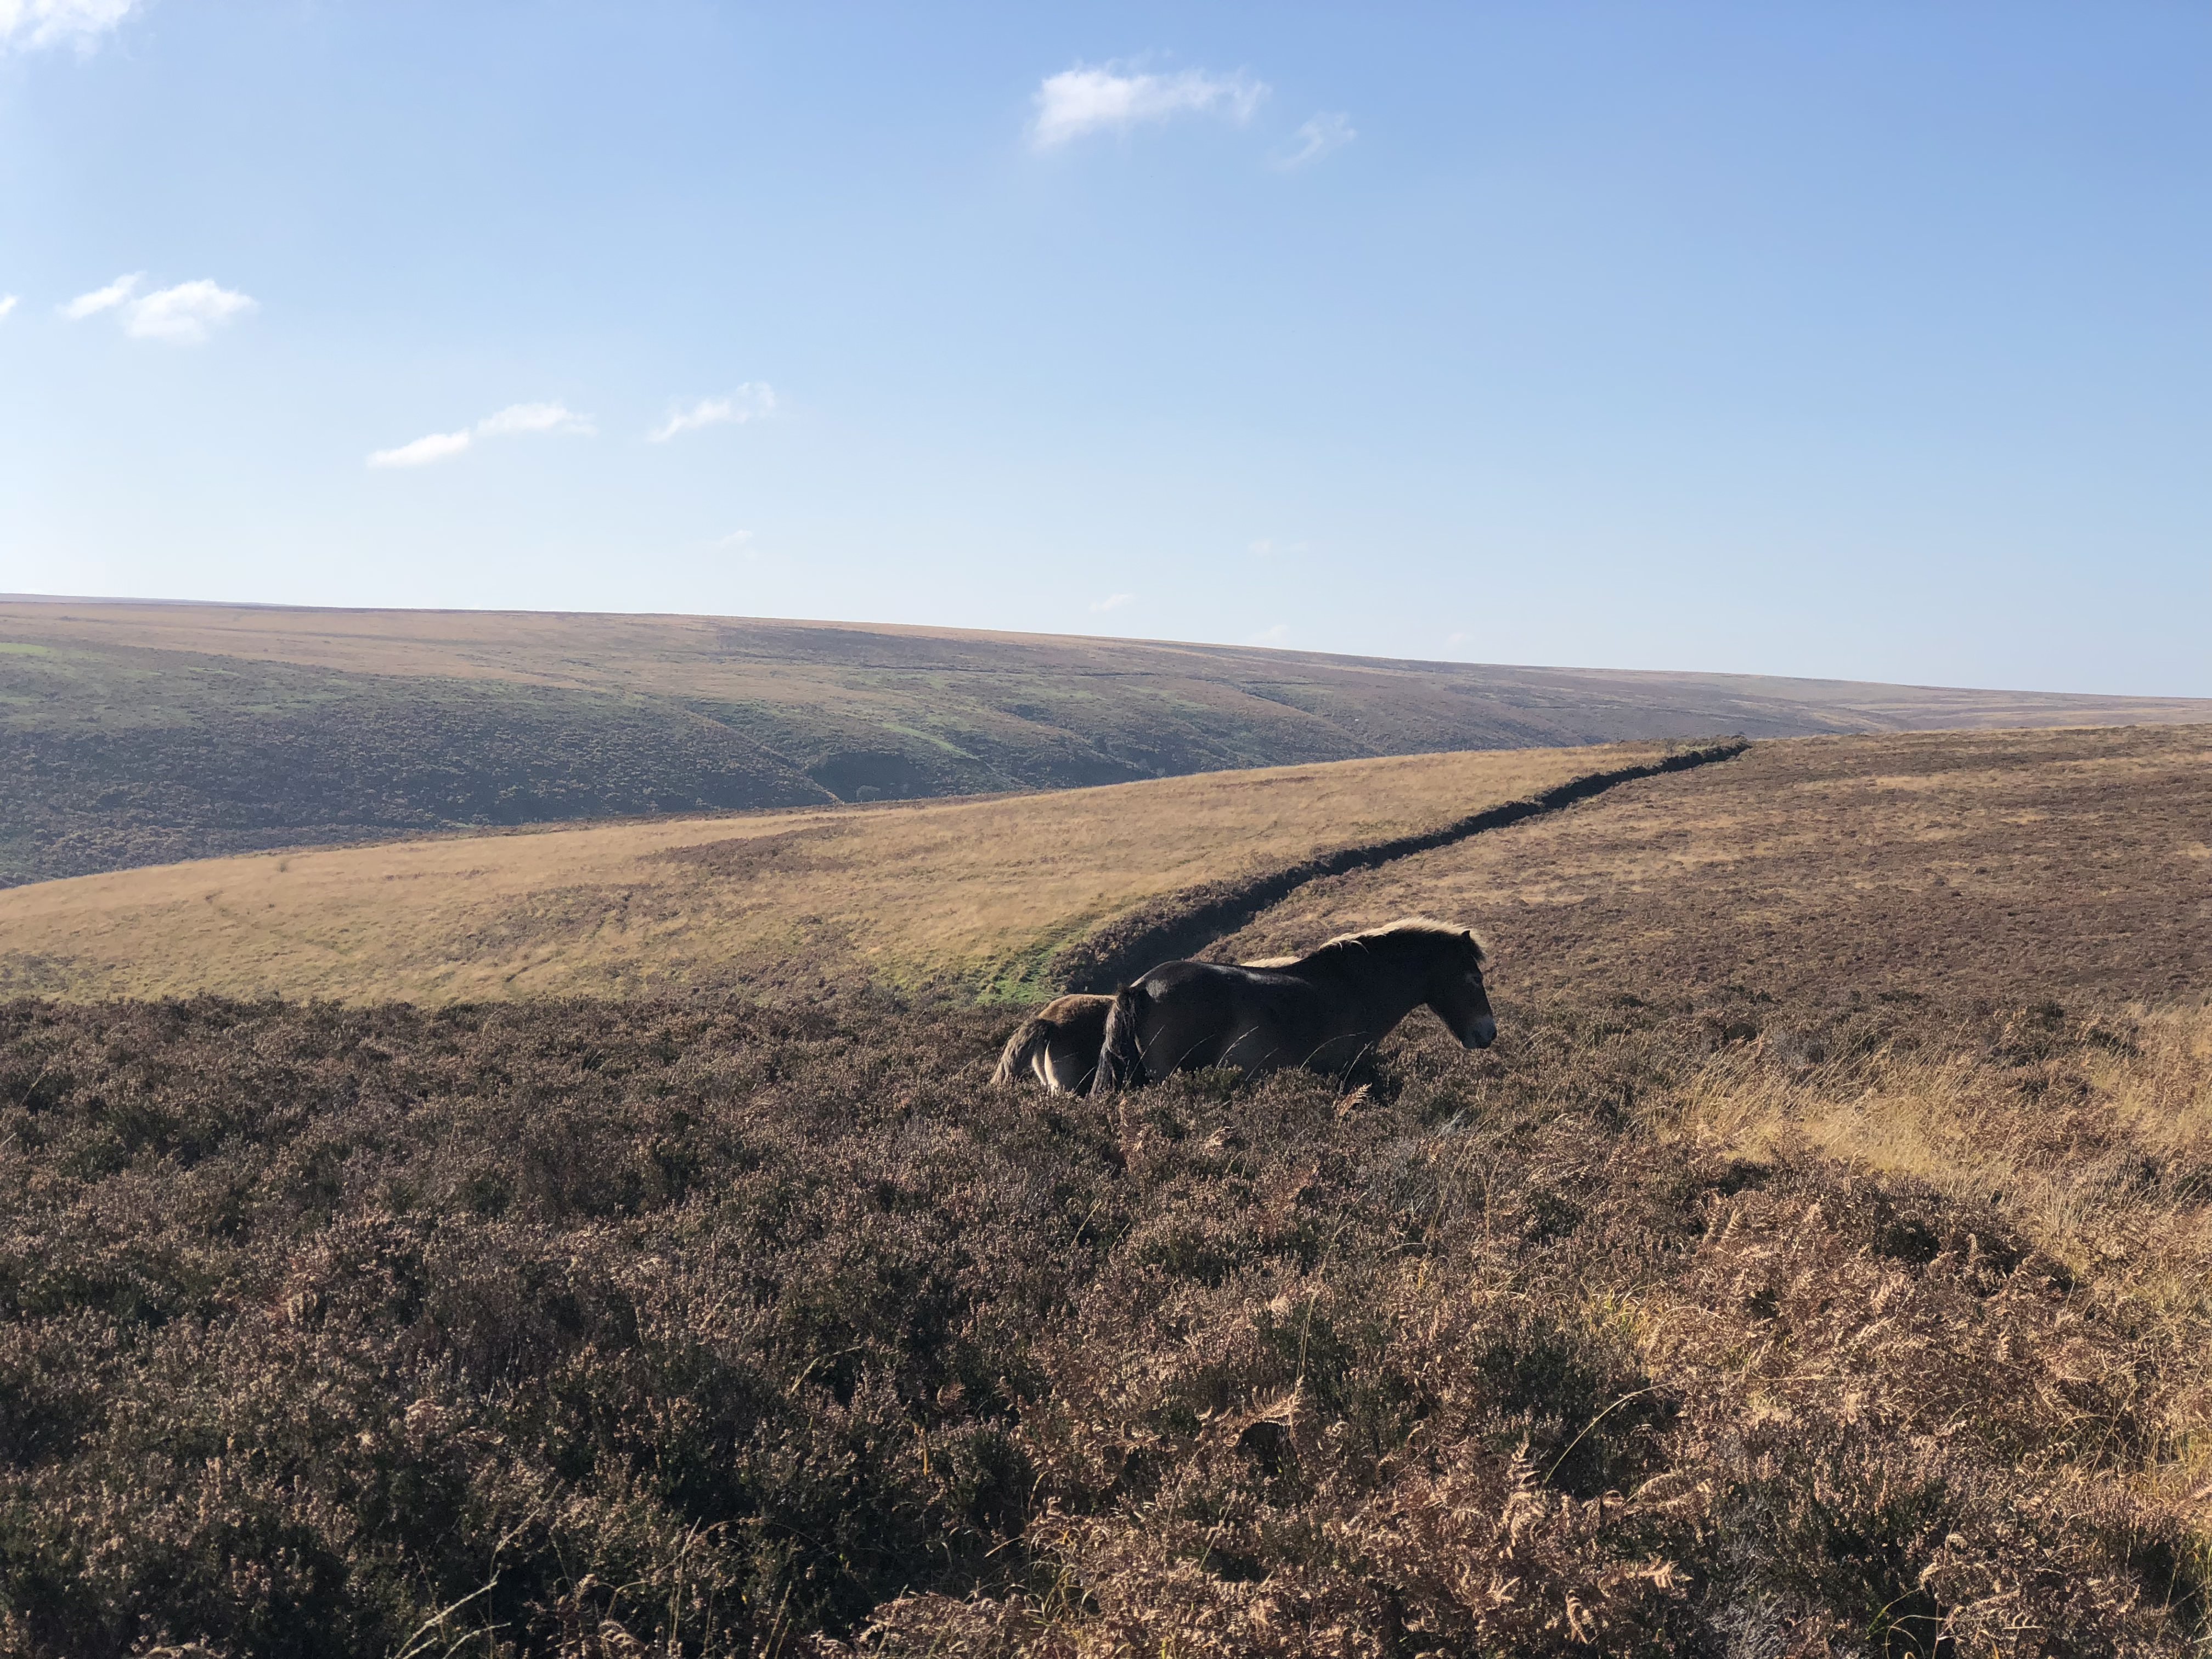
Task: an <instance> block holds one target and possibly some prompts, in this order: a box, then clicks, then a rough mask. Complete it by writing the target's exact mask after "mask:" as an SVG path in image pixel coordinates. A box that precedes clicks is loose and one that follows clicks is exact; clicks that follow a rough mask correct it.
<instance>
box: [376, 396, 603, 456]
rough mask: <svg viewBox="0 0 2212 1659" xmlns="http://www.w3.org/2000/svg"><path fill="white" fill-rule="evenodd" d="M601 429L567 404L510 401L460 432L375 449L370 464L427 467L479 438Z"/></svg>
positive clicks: (582, 433) (589, 432) (586, 434)
mask: <svg viewBox="0 0 2212 1659" xmlns="http://www.w3.org/2000/svg"><path fill="white" fill-rule="evenodd" d="M598 430H599V428H597V427H595V426H593V425H592V420H591V416H588V415H579V414H578V413H576V411H575V410H573V409H571V408H569V407H568V405H567V404H508V405H507V407H506V408H505V409H502V410H500V411H499V412H498V413H497V414H495V415H487V416H484V417H483V419H482V420H481V421H478V422H477V423H476V424H475V425H474V426H472V427H467V428H463V429H462V430H461V431H459V432H432V433H428V434H425V435H423V436H422V437H420V438H417V439H416V440H415V441H414V442H412V443H405V444H401V445H400V446H399V447H398V448H397V449H379V450H374V451H372V452H371V453H370V454H369V457H368V465H371V466H428V465H430V464H431V463H432V462H433V461H449V460H451V459H453V457H454V456H456V455H459V454H460V453H463V452H464V451H465V450H467V449H468V448H470V447H471V446H472V445H474V443H475V442H476V441H477V439H478V438H513V437H519V436H521V435H524V434H526V433H533V432H568V433H574V434H575V435H577V436H579V437H585V438H588V437H590V436H591V435H592V434H593V433H594V432H597V431H598Z"/></svg>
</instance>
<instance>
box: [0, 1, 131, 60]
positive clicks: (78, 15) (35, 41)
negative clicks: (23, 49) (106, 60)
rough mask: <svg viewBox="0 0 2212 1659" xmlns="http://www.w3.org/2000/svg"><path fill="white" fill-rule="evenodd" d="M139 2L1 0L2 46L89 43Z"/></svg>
mask: <svg viewBox="0 0 2212 1659" xmlns="http://www.w3.org/2000/svg"><path fill="white" fill-rule="evenodd" d="M137 5H138V0H0V49H4V48H6V47H9V46H55V45H57V44H58V43H60V42H62V41H64V40H66V41H69V42H70V43H72V44H73V45H75V46H78V47H80V48H84V47H89V46H92V45H93V44H94V42H95V41H97V40H99V39H100V36H101V35H103V34H106V33H107V32H108V31H109V30H110V29H112V28H113V27H115V26H116V25H117V24H118V23H120V22H121V21H123V20H124V19H125V18H126V17H128V16H129V15H131V13H132V12H133V11H136V10H137Z"/></svg>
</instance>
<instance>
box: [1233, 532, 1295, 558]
mask: <svg viewBox="0 0 2212 1659" xmlns="http://www.w3.org/2000/svg"><path fill="white" fill-rule="evenodd" d="M1307 545H1308V544H1306V543H1304V542H1279V541H1273V540H1271V539H1269V538H1267V537H1265V536H1263V537H1261V538H1260V539H1259V540H1258V541H1255V542H1249V543H1247V544H1245V551H1247V552H1249V554H1251V556H1253V557H1254V558H1255V559H1272V558H1273V557H1274V556H1276V555H1277V554H1278V553H1303V552H1304V551H1305V550H1306V548H1307Z"/></svg>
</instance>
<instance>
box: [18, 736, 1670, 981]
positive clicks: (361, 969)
mask: <svg viewBox="0 0 2212 1659" xmlns="http://www.w3.org/2000/svg"><path fill="white" fill-rule="evenodd" d="M1667 748H1668V746H1667V745H1664V744H1613V745H1602V746H1596V747H1590V748H1580V749H1570V750H1486V751H1475V752H1468V753H1459V754H1447V755H1427V756H1413V757H1395V758H1389V759H1383V760H1364V761H1349V762H1338V763H1328V764H1323V765H1316V766H1303V767H1279V768H1269V769H1260V770H1254V771H1242V772H1226V773H1212V774H1205V775H1199V776H1195V777H1188V778H1173V779H1162V780H1158V781H1146V782H1142V783H1134V784H1125V785H1118V786H1114V787H1103V788H1095V789H1085V790H1075V791H1068V792H1062V793H1051V794H1036V795H1025V796H1018V797H1012V798H1002V799H985V800H965V801H945V802H926V803H909V804H900V805H876V806H851V807H838V808H832V809H829V810H825V811H787V812H775V813H754V814H745V815H738V816H732V817H693V818H681V819H672V820H662V821H649V822H628V823H607V824H600V825H593V826H590V827H586V828H574V829H572V828H562V829H541V830H532V831H529V832H523V833H509V834H498V835H483V836H449V837H444V838H438V839H431V840H424V841H413V842H397V843H388V844H382V845H378V846H373V847H360V848H336V849H330V850H324V851H314V852H295V853H284V854H256V855H252V856H249V857H243V858H229V859H214V860H202V861H198V862H195V863H190V864H182V865H174V866H162V867H158V868H154V869H149V870H138V871H125V872H115V873H112V874H106V875H99V876H88V877H82V878H76V879H74V880H69V881H60V882H48V883H42V884H37V885H33V886H30V887H24V888H18V889H15V890H11V891H8V892H5V893H0V989H6V990H13V991H15V992H33V993H37V994H59V995H67V996H70V997H76V998H91V997H107V996H162V995H173V994H185V993H190V992H193V991H201V990H206V991H216V992H220V993H223V994H232V995H261V994H278V995H284V996H293V997H307V996H312V997H330V998H336V999H339V1000H348V1001H355V1002H364V1001H374V1000H393V999H398V1000H411V1001H422V1002H451V1001H459V1000H481V999H485V998H511V997H518V996H556V995H573V994H640V993H644V992H658V991H667V990H672V989H678V988H682V987H697V986H702V985H733V984H743V985H746V986H749V987H753V988H754V989H756V990H759V991H774V992H781V993H784V994H810V993H814V992H819V991H822V990H824V989H830V990H835V989H838V988H843V989H851V988H854V987H856V986H860V985H864V984H877V985H884V986H890V987H896V988H908V989H911V988H915V987H921V986H925V985H931V984H956V985H958V986H961V987H966V988H969V989H970V990H973V991H977V992H981V994H985V995H987V996H995V997H999V998H1006V997H1018V996H1020V995H1023V994H1027V993H1028V992H1030V991H1031V990H1033V989H1035V988H1036V987H1037V985H1038V983H1039V981H1038V975H1039V974H1040V973H1041V972H1042V969H1043V965H1044V963H1045V961H1046V959H1047V958H1048V956H1049V954H1050V953H1051V951H1053V950H1054V949H1055V948H1057V947H1059V946H1060V945H1065V944H1067V943H1068V942H1070V941H1072V940H1073V939H1075V938H1077V937H1079V935H1080V934H1081V933H1083V932H1084V931H1085V929H1087V928H1089V927H1092V926H1094V925H1095V924H1097V923H1098V922H1100V921H1104V920H1106V919H1107V918H1109V917H1110V916H1112V915H1115V914H1116V913H1117V912H1119V911H1121V910H1122V909H1124V908H1127V907H1128V906H1130V905H1132V904H1134V903H1137V902H1140V901H1143V900H1145V899H1147V898H1151V897H1154V896H1158V895H1161V894H1164V893H1169V892H1172V891H1174V890H1177V889H1179V888H1182V887H1186V886H1190V885H1194V884H1199V883H1202V882H1209V881H1217V880H1220V879H1223V878H1232V877H1237V876H1243V875H1247V874H1249V873H1253V872H1259V871H1263V870H1267V869H1270V868H1273V867H1275V866H1279V865H1283V864H1286V863H1291V862H1294V861H1296V860H1299V859H1302V858H1304V857H1307V856H1310V855H1311V854H1314V853H1316V852H1317V851H1320V850H1322V849H1326V848H1334V847H1339V846H1344V845H1348V844H1353V843H1358V842H1368V841H1372V840H1376V839H1381V838H1384V837H1388V836H1396V835H1402V834H1407V833H1412V832H1417V831H1420V830H1424V829H1431V828H1433V827H1435V826H1437V825H1441V824H1443V823H1449V822H1452V821H1454V820H1455V819H1458V818H1460V817H1465V816H1468V815H1469V814H1472V813H1474V812H1478V811H1482V810H1484V809H1485V808H1486V807H1490V806H1493V805H1499V804H1502V803H1504V802H1508V801H1512V800H1516V799H1523V798H1526V797H1528V796H1531V795H1534V794H1537V793H1541V792H1542V791H1544V790H1546V789H1548V788H1551V787H1553V786H1555V785H1558V784H1560V783H1563V782H1565V781H1569V780H1571V779H1574V778H1577V777H1583V776H1586V775H1590V774H1593V773H1596V772H1601V771H1606V770H1609V769H1616V768H1620V767H1622V766H1626V765H1632V764H1636V763H1642V762H1646V761H1649V760H1651V759H1653V758H1656V757H1658V756H1660V755H1662V754H1663V753H1665V752H1667Z"/></svg>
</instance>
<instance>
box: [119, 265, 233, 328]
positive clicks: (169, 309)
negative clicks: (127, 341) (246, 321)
mask: <svg viewBox="0 0 2212 1659" xmlns="http://www.w3.org/2000/svg"><path fill="white" fill-rule="evenodd" d="M256 303H257V302H256V301H254V300H252V298H251V297H249V296H248V295H243V294H237V293H234V292H232V291H231V290H230V289H227V288H222V287H220V286H218V285H217V284H216V283H211V282H210V281H208V280H207V278H205V277H202V278H201V279H200V280H199V281H198V282H197V283H178V284H177V285H176V286H175V287H174V288H165V289H160V290H158V291H157V292H155V293H152V294H149V295H147V296H146V297H145V298H144V299H143V300H133V301H131V303H130V304H129V305H128V306H126V307H125V308H124V313H123V331H124V332H125V334H128V335H129V336H130V337H131V338H132V339H134V340H166V341H167V342H168V343H170V344H171V345H197V344H198V343H200V342H201V341H203V340H204V339H206V338H207V337H208V331H209V330H210V329H213V328H219V327H221V326H222V325H223V324H225V323H227V322H228V321H229V320H230V319H232V318H234V317H240V316H243V315H244V314H245V313H247V312H249V311H252V309H253V308H254V307H255V305H256Z"/></svg>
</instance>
